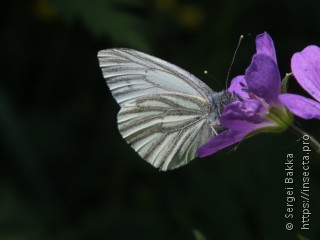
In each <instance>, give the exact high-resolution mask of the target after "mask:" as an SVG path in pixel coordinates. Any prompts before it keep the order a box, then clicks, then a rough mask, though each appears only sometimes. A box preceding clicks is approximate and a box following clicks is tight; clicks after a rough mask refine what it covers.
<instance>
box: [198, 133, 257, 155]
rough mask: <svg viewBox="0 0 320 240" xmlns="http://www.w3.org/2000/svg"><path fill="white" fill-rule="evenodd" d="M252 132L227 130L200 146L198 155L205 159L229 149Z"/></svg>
mask: <svg viewBox="0 0 320 240" xmlns="http://www.w3.org/2000/svg"><path fill="white" fill-rule="evenodd" d="M250 132H251V130H248V132H245V131H234V130H226V131H224V132H222V133H220V134H219V135H217V136H215V137H213V138H212V139H211V140H209V141H208V142H206V143H205V144H203V145H202V146H200V147H199V148H198V150H197V155H198V156H199V157H205V156H208V155H211V154H214V153H216V152H218V151H220V150H221V149H224V148H226V147H229V146H231V145H233V144H234V143H237V142H240V141H241V140H242V139H244V137H245V136H246V135H248V133H250Z"/></svg>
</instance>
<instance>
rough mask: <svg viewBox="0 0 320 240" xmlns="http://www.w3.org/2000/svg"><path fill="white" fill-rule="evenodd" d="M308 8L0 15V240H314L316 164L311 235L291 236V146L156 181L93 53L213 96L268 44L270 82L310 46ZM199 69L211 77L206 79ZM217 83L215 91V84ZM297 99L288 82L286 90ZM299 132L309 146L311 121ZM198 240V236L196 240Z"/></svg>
mask: <svg viewBox="0 0 320 240" xmlns="http://www.w3.org/2000/svg"><path fill="white" fill-rule="evenodd" d="M319 9H320V2H319V1H318V0H314V1H289V0H287V1H279V0H277V1H275V0H269V1H254V0H243V1H237V0H226V1H209V0H207V1H206V0H198V1H192V0H190V1H182V0H180V1H179V0H154V1H143V0H120V1H116V0H91V1H83V0H82V1H80V0H78V1H75V0H73V1H68V0H52V1H50V0H34V1H22V0H21V1H19V0H12V1H2V2H1V4H0V13H1V15H0V18H1V19H0V25H1V35H0V56H1V60H0V79H1V80H0V129H1V132H0V142H1V145H0V146H1V147H0V151H1V155H0V239H1V240H2V239H4V240H7V239H8V240H9V239H10V240H27V239H32V240H37V239H48V240H51V239H52V240H73V239H77V240H78V239H79V240H82V239H88V240H89V239H155V240H157V239H162V240H163V239H166V240H171V239H195V236H194V231H198V234H196V235H197V236H198V238H197V239H198V240H200V239H203V238H201V236H200V235H201V234H202V235H204V236H206V238H207V239H208V240H210V239H212V240H213V239H230V240H234V239H238V240H240V239H245V240H251V239H252V240H253V239H254V240H256V239H268V240H269V239H270V240H271V239H272V240H277V239H282V240H283V239H298V236H297V234H302V235H304V236H306V237H308V238H310V239H320V229H319V226H320V206H319V202H320V161H319V155H316V154H315V153H312V154H311V161H310V162H311V163H310V169H311V170H310V174H311V180H310V181H311V193H310V195H311V210H310V211H311V212H312V215H311V225H310V230H309V231H301V230H300V227H301V210H302V209H301V204H302V203H301V199H300V194H299V192H300V189H301V185H302V178H301V166H302V165H301V156H302V154H303V153H302V143H301V141H298V138H297V137H296V136H295V135H293V134H292V133H290V132H286V133H283V134H261V135H259V136H255V137H253V138H251V139H249V140H247V141H244V142H242V143H241V144H240V145H238V147H237V149H236V150H235V151H233V150H232V149H226V150H223V151H221V152H220V153H217V154H215V155H213V156H210V157H207V158H204V159H197V160H195V161H193V162H191V163H190V164H188V165H187V166H185V167H182V168H181V169H178V170H175V171H171V172H159V171H158V170H157V169H154V168H153V167H152V166H151V165H149V164H148V163H146V162H145V161H143V160H142V159H140V158H139V157H138V155H137V154H136V153H135V152H134V150H133V149H131V147H130V146H129V145H127V144H126V143H125V141H124V140H123V139H122V138H121V136H120V134H119V133H118V130H117V124H116V116H117V112H118V110H119V107H118V105H117V104H116V102H115V101H114V100H113V98H112V96H111V94H110V92H109V90H108V89H107V87H106V85H105V82H104V79H103V78H102V75H101V71H100V68H99V66H98V61H97V57H96V55H97V51H98V50H101V49H106V48H112V47H130V48H134V49H137V50H140V51H144V52H146V53H149V54H151V55H154V56H157V57H160V58H162V59H165V60H167V61H169V62H172V63H175V64H177V65H179V66H181V67H183V68H185V69H186V70H188V71H190V72H192V73H193V74H195V75H196V76H198V77H199V78H201V79H202V80H203V81H204V82H206V83H207V84H208V85H209V86H210V87H212V88H213V89H215V90H221V89H223V88H224V85H225V81H226V80H225V79H226V75H227V72H228V68H229V65H230V62H231V59H232V55H233V53H234V49H235V47H236V45H237V42H238V38H239V36H240V35H241V34H244V35H245V39H244V41H243V43H242V44H241V46H240V49H239V51H238V54H237V57H236V60H235V63H234V65H233V67H232V71H231V78H232V77H234V76H236V75H240V74H243V73H244V71H245V68H246V67H247V66H248V65H249V63H250V61H251V57H252V54H253V53H254V52H255V44H254V38H255V36H256V34H259V33H262V32H263V31H265V30H266V31H268V32H269V34H270V35H271V36H272V37H273V40H274V42H275V45H276V48H277V54H278V62H279V67H280V71H281V73H282V76H284V74H285V73H287V72H290V58H291V56H292V54H293V53H294V52H297V51H301V50H302V49H303V48H304V47H306V46H307V45H310V44H316V45H320V18H319V15H318V14H319ZM204 69H207V70H208V71H209V72H210V74H211V75H212V76H213V78H212V77H209V76H204V74H203V70H204ZM217 79H219V80H220V82H219V80H217ZM299 89H300V88H299V87H298V86H297V84H295V82H294V81H292V82H291V83H290V90H291V91H299V92H302V93H303V94H306V93H304V92H303V91H301V90H299ZM299 122H300V124H301V126H302V127H303V128H304V129H306V130H308V131H309V132H310V133H312V134H313V135H315V136H318V137H319V136H320V131H319V121H301V120H299ZM288 153H294V154H295V160H294V174H295V177H294V179H295V197H296V202H295V207H294V220H293V223H294V229H293V230H292V231H287V230H286V229H285V224H286V222H287V221H286V219H285V217H284V214H285V211H286V207H285V205H286V195H285V193H286V192H285V189H284V187H285V184H284V178H285V161H286V154H288ZM200 233H201V234H200Z"/></svg>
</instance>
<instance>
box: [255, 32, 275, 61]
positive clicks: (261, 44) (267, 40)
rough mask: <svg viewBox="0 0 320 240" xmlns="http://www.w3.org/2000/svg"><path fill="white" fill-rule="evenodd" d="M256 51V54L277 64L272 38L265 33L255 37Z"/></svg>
mask: <svg viewBox="0 0 320 240" xmlns="http://www.w3.org/2000/svg"><path fill="white" fill-rule="evenodd" d="M256 49H257V53H258V54H264V55H267V56H269V57H270V58H272V60H273V61H274V62H275V63H277V55H276V50H275V48H274V44H273V41H272V38H271V37H270V35H269V34H268V33H267V32H264V33H262V34H259V35H258V36H257V37H256Z"/></svg>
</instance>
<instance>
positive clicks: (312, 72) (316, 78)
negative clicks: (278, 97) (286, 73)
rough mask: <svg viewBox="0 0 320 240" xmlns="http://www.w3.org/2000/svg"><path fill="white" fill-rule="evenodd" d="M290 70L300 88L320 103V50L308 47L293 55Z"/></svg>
mask: <svg viewBox="0 0 320 240" xmlns="http://www.w3.org/2000/svg"><path fill="white" fill-rule="evenodd" d="M291 69H292V72H293V74H294V76H295V78H296V79H297V81H298V82H299V84H300V85H301V87H303V88H304V89H305V90H306V91H307V92H308V93H309V94H310V95H311V96H313V97H314V98H315V99H317V100H318V101H319V102H320V48H319V47H317V46H308V47H306V48H305V49H303V50H302V51H301V52H298V53H295V54H294V55H293V56H292V59H291Z"/></svg>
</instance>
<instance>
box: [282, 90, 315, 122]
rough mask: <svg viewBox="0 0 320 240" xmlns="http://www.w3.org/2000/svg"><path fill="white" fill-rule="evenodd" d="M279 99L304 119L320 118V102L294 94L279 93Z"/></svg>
mask: <svg viewBox="0 0 320 240" xmlns="http://www.w3.org/2000/svg"><path fill="white" fill-rule="evenodd" d="M279 99H280V101H281V102H282V103H283V104H284V105H285V106H286V107H287V108H288V109H289V110H290V111H291V112H292V113H293V114H294V115H297V116H299V117H301V118H304V119H312V118H317V119H319V120H320V103H318V102H316V101H314V100H312V99H310V98H306V97H303V96H300V95H296V94H289V93H287V94H281V95H280V96H279Z"/></svg>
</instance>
